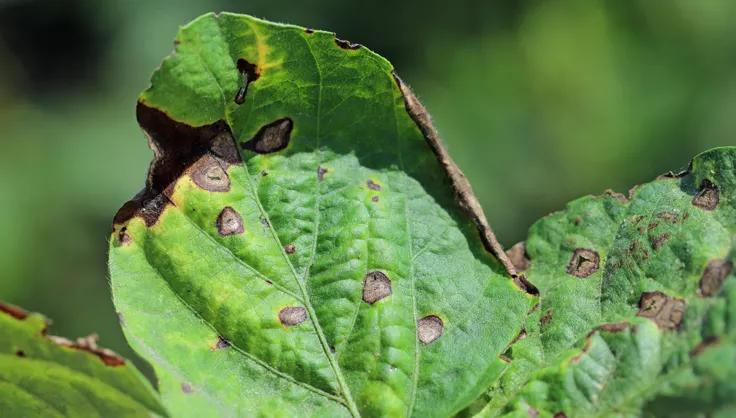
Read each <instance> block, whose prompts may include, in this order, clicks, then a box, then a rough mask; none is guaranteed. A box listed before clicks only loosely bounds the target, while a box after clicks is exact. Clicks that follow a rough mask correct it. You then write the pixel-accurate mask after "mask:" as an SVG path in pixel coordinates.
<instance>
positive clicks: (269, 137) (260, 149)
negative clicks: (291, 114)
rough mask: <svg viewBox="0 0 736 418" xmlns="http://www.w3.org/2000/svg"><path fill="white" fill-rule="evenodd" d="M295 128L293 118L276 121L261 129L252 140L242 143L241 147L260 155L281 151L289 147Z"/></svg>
mask: <svg viewBox="0 0 736 418" xmlns="http://www.w3.org/2000/svg"><path fill="white" fill-rule="evenodd" d="M293 127H294V122H292V120H291V118H281V119H278V120H275V121H273V122H271V123H269V124H268V125H265V126H263V127H262V128H261V129H259V130H258V132H256V134H255V136H253V138H252V139H250V140H249V141H248V142H244V143H242V144H241V146H242V147H243V148H244V149H247V150H250V151H253V152H256V153H258V154H270V153H272V152H276V151H281V150H282V149H284V148H286V146H287V145H289V141H290V140H291V130H292V128H293Z"/></svg>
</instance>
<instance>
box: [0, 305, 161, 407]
mask: <svg viewBox="0 0 736 418" xmlns="http://www.w3.org/2000/svg"><path fill="white" fill-rule="evenodd" d="M47 327H48V323H47V322H46V319H45V318H44V317H43V316H41V315H39V314H36V313H32V314H29V313H27V312H25V311H24V310H22V309H20V308H18V307H16V306H12V305H8V304H4V303H0V410H1V411H3V416H8V417H30V416H43V417H80V416H115V417H149V416H152V415H153V414H158V415H162V416H165V415H166V412H165V410H164V409H163V407H162V406H161V404H160V403H159V400H158V396H157V394H156V393H155V392H154V390H153V388H151V386H150V384H149V383H148V381H147V380H146V379H145V378H144V377H143V375H141V374H140V373H139V372H138V370H136V368H135V367H133V365H132V364H130V363H129V362H128V361H126V360H124V359H122V358H120V357H118V356H117V355H116V354H115V353H113V352H112V351H110V350H107V349H103V348H98V347H97V345H96V340H95V337H94V336H90V337H87V338H83V339H79V340H77V341H76V342H72V341H69V340H66V339H64V338H60V337H55V336H51V335H47Z"/></svg>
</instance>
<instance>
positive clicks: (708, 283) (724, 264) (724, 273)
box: [700, 260, 733, 297]
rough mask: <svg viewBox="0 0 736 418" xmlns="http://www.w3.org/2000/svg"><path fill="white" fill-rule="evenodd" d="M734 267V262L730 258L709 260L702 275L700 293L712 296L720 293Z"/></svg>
mask: <svg viewBox="0 0 736 418" xmlns="http://www.w3.org/2000/svg"><path fill="white" fill-rule="evenodd" d="M732 269H733V263H731V262H730V261H728V260H711V261H709V262H708V265H707V266H706V267H705V270H704V271H703V275H702V276H700V294H701V295H702V296H707V297H710V296H713V295H715V294H716V293H718V291H719V290H720V289H721V286H723V282H724V281H726V277H728V275H729V274H731V270H732Z"/></svg>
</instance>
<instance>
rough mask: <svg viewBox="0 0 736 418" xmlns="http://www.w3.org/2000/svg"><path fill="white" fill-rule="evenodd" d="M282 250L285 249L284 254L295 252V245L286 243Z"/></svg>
mask: <svg viewBox="0 0 736 418" xmlns="http://www.w3.org/2000/svg"><path fill="white" fill-rule="evenodd" d="M284 251H286V254H294V253H295V252H296V245H294V244H287V245H286V247H284Z"/></svg>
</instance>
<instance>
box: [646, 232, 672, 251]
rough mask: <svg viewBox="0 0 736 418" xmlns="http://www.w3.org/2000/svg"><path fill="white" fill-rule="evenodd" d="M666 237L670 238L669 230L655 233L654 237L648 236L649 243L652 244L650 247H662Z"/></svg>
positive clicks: (656, 248)
mask: <svg viewBox="0 0 736 418" xmlns="http://www.w3.org/2000/svg"><path fill="white" fill-rule="evenodd" d="M668 239H670V234H669V232H665V233H664V234H660V235H657V236H656V237H649V243H650V244H652V248H654V249H655V250H658V249H660V248H662V246H663V245H664V244H665V243H666V242H667V240H668Z"/></svg>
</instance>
